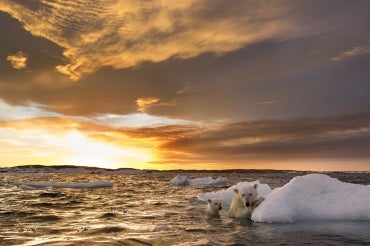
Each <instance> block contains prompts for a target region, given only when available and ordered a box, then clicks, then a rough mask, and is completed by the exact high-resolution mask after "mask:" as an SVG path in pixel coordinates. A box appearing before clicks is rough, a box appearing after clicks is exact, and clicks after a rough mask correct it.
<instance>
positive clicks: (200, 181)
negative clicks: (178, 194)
mask: <svg viewBox="0 0 370 246" xmlns="http://www.w3.org/2000/svg"><path fill="white" fill-rule="evenodd" d="M170 183H171V184H172V185H178V186H181V185H225V184H226V183H227V178H224V177H218V178H216V179H213V178H212V177H206V178H195V179H189V178H188V177H187V176H183V175H177V176H176V177H174V178H173V179H171V180H170Z"/></svg>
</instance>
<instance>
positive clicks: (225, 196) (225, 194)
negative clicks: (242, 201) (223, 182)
mask: <svg viewBox="0 0 370 246" xmlns="http://www.w3.org/2000/svg"><path fill="white" fill-rule="evenodd" d="M246 184H248V185H254V184H258V187H257V192H258V194H259V196H262V197H265V196H266V195H267V194H269V193H270V192H271V188H270V186H269V185H268V184H261V183H260V181H259V180H256V181H252V182H247V181H244V182H239V183H237V184H236V185H233V186H231V187H229V188H228V189H226V190H225V189H223V190H219V191H212V192H207V193H202V194H199V195H198V199H199V200H201V201H204V202H207V200H208V199H212V198H222V200H223V205H224V207H226V208H228V207H230V205H231V202H232V200H233V197H234V189H235V188H239V187H241V186H243V185H246Z"/></svg>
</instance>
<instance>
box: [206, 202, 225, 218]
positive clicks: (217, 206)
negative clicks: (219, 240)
mask: <svg viewBox="0 0 370 246" xmlns="http://www.w3.org/2000/svg"><path fill="white" fill-rule="evenodd" d="M221 209H222V199H221V198H212V199H208V204H207V210H206V213H207V215H208V216H217V217H218V216H220V213H219V211H220V210H221Z"/></svg>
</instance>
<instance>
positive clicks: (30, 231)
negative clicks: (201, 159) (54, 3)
mask: <svg viewBox="0 0 370 246" xmlns="http://www.w3.org/2000/svg"><path fill="white" fill-rule="evenodd" d="M175 175H176V174H174V173H159V174H156V173H154V174H140V175H99V174H84V175H76V174H74V175H73V174H70V175H68V174H55V175H50V174H48V175H44V174H0V182H1V183H2V184H3V185H2V186H0V191H1V193H0V223H1V224H0V225H1V226H0V245H89V244H90V245H107V244H108V245H247V244H250V243H253V244H258V245H278V244H282V245H302V244H315V245H320V244H321V245H322V244H331V245H341V244H344V245H345V244H347V245H368V244H370V235H369V233H368V232H369V231H370V222H366V221H362V222H361V221H360V222H349V221H308V222H307V221H306V222H298V223H295V224H263V223H249V222H247V221H235V220H232V219H229V218H228V217H227V211H221V218H218V219H209V218H207V217H206V216H205V213H204V211H205V207H206V204H205V203H203V202H201V201H199V200H198V199H197V195H198V194H199V193H203V192H208V191H212V190H219V189H223V188H227V187H228V186H231V185H233V184H235V183H236V182H239V181H252V180H256V179H259V180H261V182H263V183H268V184H269V185H270V186H271V187H272V188H276V187H279V186H281V185H283V184H285V183H286V182H288V181H289V180H290V179H291V178H292V177H294V176H296V175H297V174H296V173H283V172H281V173H268V172H266V173H261V172H259V173H238V174H237V173H225V174H217V175H213V176H218V175H221V176H225V177H227V178H228V180H229V183H228V185H227V186H225V187H201V186H191V187H190V186H187V187H176V186H172V185H170V184H169V182H168V181H169V180H170V179H171V178H173V177H174V176H175ZM333 175H340V177H339V178H341V179H342V180H343V181H346V182H351V179H353V180H356V182H357V183H364V184H369V183H370V182H369V175H368V174H367V175H366V174H364V176H361V175H360V174H352V175H356V176H351V174H346V175H343V174H333ZM188 176H191V177H193V178H195V177H205V176H212V174H211V173H198V174H197V173H189V174H188ZM97 180H106V181H110V182H113V184H114V185H113V187H112V188H100V189H44V190H22V189H20V188H18V187H16V186H14V183H15V182H26V181H27V182H29V181H34V182H35V181H51V182H83V181H97Z"/></svg>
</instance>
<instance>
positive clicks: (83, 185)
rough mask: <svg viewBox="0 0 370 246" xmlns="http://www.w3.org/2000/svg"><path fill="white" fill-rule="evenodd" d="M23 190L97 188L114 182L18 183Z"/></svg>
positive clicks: (110, 185)
mask: <svg viewBox="0 0 370 246" xmlns="http://www.w3.org/2000/svg"><path fill="white" fill-rule="evenodd" d="M16 185H17V186H18V187H19V188H21V189H23V190H31V189H46V188H71V189H96V188H106V187H112V186H113V183H111V182H108V181H95V182H25V183H16Z"/></svg>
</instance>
